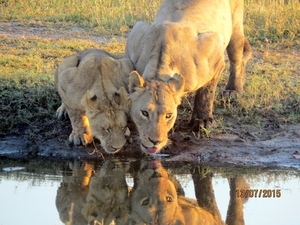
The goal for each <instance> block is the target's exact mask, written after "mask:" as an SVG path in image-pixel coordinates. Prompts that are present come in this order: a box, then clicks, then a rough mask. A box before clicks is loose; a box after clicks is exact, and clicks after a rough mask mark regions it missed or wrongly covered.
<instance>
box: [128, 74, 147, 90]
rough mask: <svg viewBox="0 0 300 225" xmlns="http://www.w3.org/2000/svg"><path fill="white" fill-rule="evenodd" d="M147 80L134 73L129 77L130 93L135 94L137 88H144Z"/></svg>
mask: <svg viewBox="0 0 300 225" xmlns="http://www.w3.org/2000/svg"><path fill="white" fill-rule="evenodd" d="M144 84H145V80H144V79H143V78H142V76H141V75H140V74H139V73H138V72H137V71H132V72H131V73H130V75H129V93H132V92H134V90H135V88H142V87H144Z"/></svg>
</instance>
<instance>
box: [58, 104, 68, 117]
mask: <svg viewBox="0 0 300 225" xmlns="http://www.w3.org/2000/svg"><path fill="white" fill-rule="evenodd" d="M67 115H68V111H67V108H66V105H65V104H64V103H62V104H61V106H60V107H59V108H58V109H57V110H56V117H57V118H58V119H61V118H62V117H63V116H64V117H67Z"/></svg>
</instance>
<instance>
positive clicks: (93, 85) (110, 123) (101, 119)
mask: <svg viewBox="0 0 300 225" xmlns="http://www.w3.org/2000/svg"><path fill="white" fill-rule="evenodd" d="M132 70H133V65H132V63H131V62H130V60H129V59H128V58H115V57H113V56H112V55H111V54H109V53H107V52H105V51H102V50H98V49H89V50H85V51H82V52H79V53H77V54H76V55H73V56H70V57H68V58H66V59H65V60H63V61H62V63H61V64H60V65H59V67H58V69H57V70H56V73H55V78H56V79H55V82H56V86H57V89H58V93H59V95H60V97H61V99H62V102H63V103H62V105H61V106H60V107H59V108H58V110H57V114H58V116H61V115H62V114H63V113H64V111H65V110H66V111H67V113H68V115H69V118H70V120H71V124H72V133H71V134H70V136H69V141H70V142H73V143H74V144H75V145H79V144H81V143H82V144H88V143H90V142H91V141H92V140H93V136H95V137H96V138H98V139H99V140H100V141H101V145H102V147H103V148H104V150H105V151H106V152H107V153H116V152H117V151H119V150H120V149H121V148H122V147H123V146H124V144H125V143H126V137H128V136H129V135H130V131H129V129H128V128H127V118H128V116H127V114H128V113H129V106H128V100H127V98H128V93H127V91H126V89H125V87H128V82H129V81H128V77H129V74H130V72H131V71H132Z"/></svg>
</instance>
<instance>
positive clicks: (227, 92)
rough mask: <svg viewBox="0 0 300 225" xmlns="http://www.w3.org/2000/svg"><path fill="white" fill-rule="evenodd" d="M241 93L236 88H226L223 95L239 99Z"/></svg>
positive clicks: (227, 97)
mask: <svg viewBox="0 0 300 225" xmlns="http://www.w3.org/2000/svg"><path fill="white" fill-rule="evenodd" d="M240 95H241V94H240V93H238V92H237V91H235V90H225V91H223V93H221V97H223V98H225V99H237V98H238V97H239V96H240Z"/></svg>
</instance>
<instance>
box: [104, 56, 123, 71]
mask: <svg viewBox="0 0 300 225" xmlns="http://www.w3.org/2000/svg"><path fill="white" fill-rule="evenodd" d="M120 65H121V63H120V62H119V61H118V60H116V59H114V58H112V57H109V56H107V57H104V58H102V59H101V62H100V66H101V70H103V69H104V68H107V69H109V70H113V69H114V68H115V67H120ZM104 71H106V70H104Z"/></svg>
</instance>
